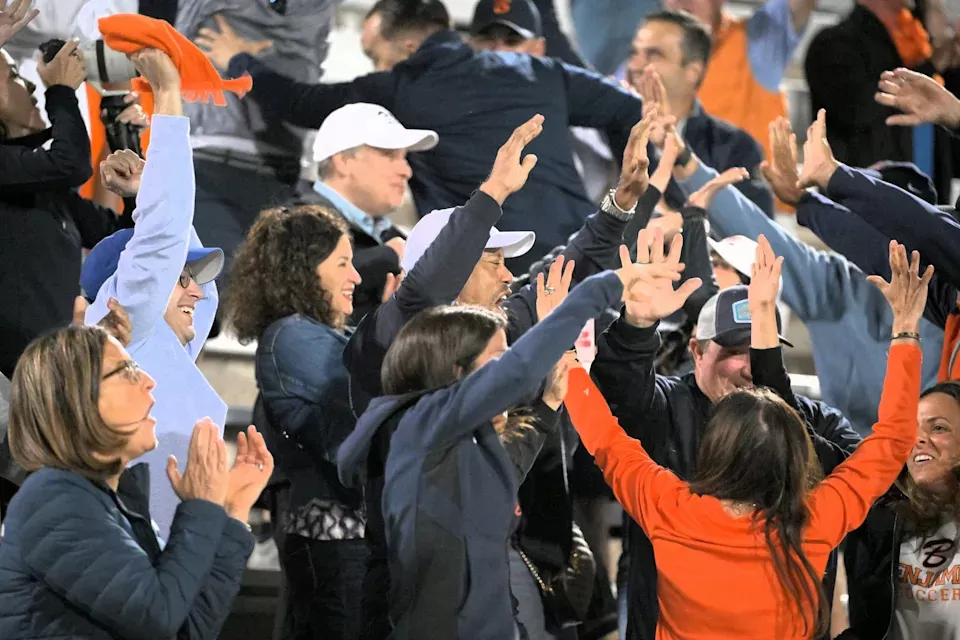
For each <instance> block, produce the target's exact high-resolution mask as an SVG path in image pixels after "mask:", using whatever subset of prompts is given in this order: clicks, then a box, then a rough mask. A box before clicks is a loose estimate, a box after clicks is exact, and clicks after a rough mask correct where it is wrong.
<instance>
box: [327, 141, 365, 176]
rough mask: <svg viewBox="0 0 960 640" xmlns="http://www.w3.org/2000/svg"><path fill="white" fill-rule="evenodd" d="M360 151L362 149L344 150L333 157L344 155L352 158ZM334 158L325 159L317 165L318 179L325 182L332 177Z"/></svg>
mask: <svg viewBox="0 0 960 640" xmlns="http://www.w3.org/2000/svg"><path fill="white" fill-rule="evenodd" d="M361 146H363V145H361ZM359 149H360V147H353V148H352V149H344V150H343V151H339V152H337V153H335V154H333V156H336V155H339V154H343V155H345V156H347V157H351V156H353V155H355V154H356V153H357V151H358V150H359ZM333 156H330V157H329V158H324V159H323V160H321V161H320V162H318V163H317V177H318V178H319V179H320V180H323V179H324V178H326V177H328V176H329V175H330V172H331V171H333Z"/></svg>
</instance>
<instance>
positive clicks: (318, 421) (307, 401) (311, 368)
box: [256, 315, 363, 518]
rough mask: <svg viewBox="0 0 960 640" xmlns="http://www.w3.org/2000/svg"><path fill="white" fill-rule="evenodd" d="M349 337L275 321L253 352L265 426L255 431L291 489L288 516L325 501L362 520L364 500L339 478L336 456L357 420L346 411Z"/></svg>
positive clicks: (304, 323)
mask: <svg viewBox="0 0 960 640" xmlns="http://www.w3.org/2000/svg"><path fill="white" fill-rule="evenodd" d="M347 339H348V336H347V335H346V334H343V333H339V332H337V331H335V330H334V329H333V328H332V327H329V326H327V325H325V324H323V323H322V322H319V321H318V320H314V319H312V318H308V317H306V316H302V315H292V316H287V317H286V318H282V319H280V320H277V321H276V322H274V323H273V324H271V325H270V326H269V327H267V330H266V331H265V332H264V334H263V336H261V338H260V340H259V342H258V346H257V364H256V376H257V386H258V387H259V389H260V403H261V405H262V408H263V412H262V413H263V415H264V417H265V418H266V421H267V422H268V424H266V425H258V426H259V427H261V428H262V429H264V430H265V431H266V433H265V434H264V436H265V438H266V439H267V440H268V445H269V446H270V450H271V452H272V453H273V456H274V460H275V464H276V473H277V475H278V476H279V477H280V478H281V479H282V481H284V482H288V483H289V485H290V502H289V512H288V513H290V514H296V513H297V512H298V511H300V510H302V509H303V508H304V507H305V506H307V505H308V504H310V503H311V501H315V500H321V501H330V502H333V503H337V504H339V505H342V506H343V507H346V508H347V510H350V511H354V512H355V513H356V515H357V516H358V517H361V518H362V508H363V507H362V505H363V499H362V494H361V492H360V491H358V490H353V489H347V488H345V487H344V486H343V485H342V484H341V483H340V480H339V479H338V477H337V466H336V460H337V452H338V450H339V448H340V444H341V443H342V442H343V441H344V439H346V437H347V436H348V435H350V433H351V432H352V431H353V428H354V426H355V425H356V422H357V418H356V416H354V414H353V410H352V409H351V407H350V399H349V388H348V383H347V368H346V367H345V366H344V364H343V361H342V355H343V348H344V347H345V346H346V344H347Z"/></svg>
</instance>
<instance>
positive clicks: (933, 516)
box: [896, 380, 960, 535]
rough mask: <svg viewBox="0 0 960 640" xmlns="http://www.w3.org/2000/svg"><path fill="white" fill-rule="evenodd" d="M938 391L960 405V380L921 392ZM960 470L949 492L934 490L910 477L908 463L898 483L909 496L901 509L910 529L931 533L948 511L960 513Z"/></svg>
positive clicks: (916, 531)
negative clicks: (936, 491) (918, 483)
mask: <svg viewBox="0 0 960 640" xmlns="http://www.w3.org/2000/svg"><path fill="white" fill-rule="evenodd" d="M935 393H942V394H943V395H945V396H949V397H951V398H953V401H954V402H956V403H957V404H958V405H960V381H956V380H951V381H947V382H940V383H938V384H935V385H933V386H932V387H930V388H928V389H926V390H925V391H924V392H923V393H921V394H920V399H921V400H923V399H924V398H926V397H927V396H930V395H933V394H935ZM958 473H960V470H954V476H953V478H952V481H951V482H950V483H949V484H948V487H947V491H945V492H943V493H934V492H932V491H928V490H926V489H922V488H920V486H919V485H917V483H916V482H914V481H913V478H912V477H911V476H910V471H909V470H908V469H907V466H906V465H904V466H903V470H902V471H901V472H900V476H899V477H898V478H897V483H896V485H897V488H898V489H900V491H901V492H903V495H904V496H905V497H906V500H904V501H902V502H901V504H900V505H899V509H898V510H899V511H900V513H901V514H902V515H903V516H904V519H905V521H906V530H907V531H908V532H910V533H911V534H915V535H928V534H930V533H933V532H934V531H936V530H937V528H938V527H940V525H941V524H942V522H943V514H944V513H952V514H953V515H954V517H956V516H957V515H960V477H958Z"/></svg>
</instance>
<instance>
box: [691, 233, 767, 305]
mask: <svg viewBox="0 0 960 640" xmlns="http://www.w3.org/2000/svg"><path fill="white" fill-rule="evenodd" d="M707 244H709V245H710V249H712V250H713V251H715V252H716V253H717V255H718V256H720V257H721V258H723V260H724V262H726V263H727V264H729V265H730V266H731V267H733V268H734V270H736V272H737V273H739V274H740V275H742V276H745V277H747V278H749V277H751V274H752V273H753V263H754V261H755V260H756V259H757V241H756V240H753V239H751V238H748V237H747V236H727V237H726V238H724V239H723V240H714V239H713V238H707ZM780 292H781V293H782V292H783V276H782V275H781V276H780ZM779 297H780V294H777V299H778V300H779Z"/></svg>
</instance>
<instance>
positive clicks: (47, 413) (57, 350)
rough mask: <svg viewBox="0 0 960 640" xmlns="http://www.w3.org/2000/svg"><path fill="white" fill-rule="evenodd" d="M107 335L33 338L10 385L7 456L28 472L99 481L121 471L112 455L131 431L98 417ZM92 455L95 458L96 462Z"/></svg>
mask: <svg viewBox="0 0 960 640" xmlns="http://www.w3.org/2000/svg"><path fill="white" fill-rule="evenodd" d="M107 339H108V334H107V332H106V331H104V330H103V329H102V328H100V327H98V326H70V327H66V328H63V329H60V330H59V331H56V332H54V333H50V334H48V335H45V336H42V337H40V338H37V339H36V340H34V341H33V342H31V343H30V346H28V347H27V349H26V351H24V352H23V355H22V356H20V359H19V360H18V361H17V368H16V369H15V370H14V372H13V379H12V380H11V381H10V387H11V389H10V433H9V437H10V453H11V454H12V455H13V459H14V461H15V462H16V463H17V464H19V465H20V466H21V467H23V468H24V469H26V470H27V471H34V470H36V469H40V468H41V467H53V468H56V469H65V470H69V471H73V472H75V473H78V474H80V475H82V476H84V477H86V478H89V479H91V480H103V479H105V478H107V477H109V476H112V475H116V474H118V473H120V471H122V468H123V462H122V460H121V459H120V458H119V456H117V455H116V454H117V452H118V451H119V450H120V449H121V448H122V447H123V446H124V444H126V442H127V439H128V438H129V436H130V435H132V433H133V432H134V431H136V428H137V427H136V426H134V427H133V428H132V429H131V430H130V431H122V430H119V429H115V428H112V427H110V426H108V425H107V424H106V423H105V422H104V421H103V418H101V417H100V407H99V401H100V380H101V377H102V376H103V356H104V351H105V349H106V344H107ZM97 454H100V455H99V456H98V455H97Z"/></svg>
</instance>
